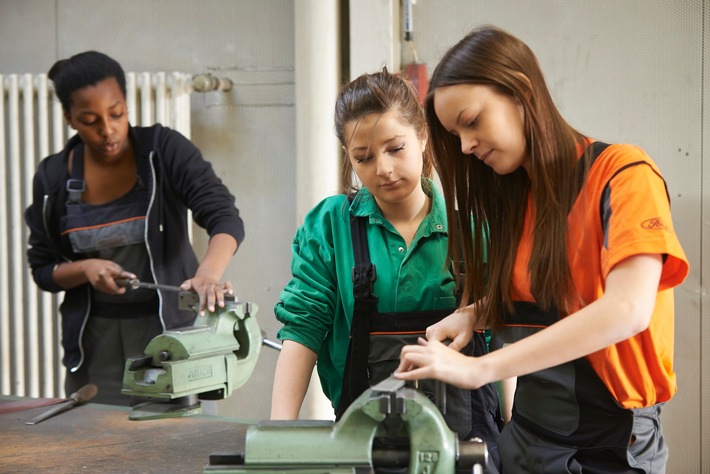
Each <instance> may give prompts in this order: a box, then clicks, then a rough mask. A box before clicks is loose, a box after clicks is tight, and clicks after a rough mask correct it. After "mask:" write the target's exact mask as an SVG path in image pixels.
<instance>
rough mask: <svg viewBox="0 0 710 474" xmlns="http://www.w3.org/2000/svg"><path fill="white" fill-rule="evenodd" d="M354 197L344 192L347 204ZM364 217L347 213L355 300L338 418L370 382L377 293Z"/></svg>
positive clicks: (375, 274) (374, 271) (337, 410)
mask: <svg viewBox="0 0 710 474" xmlns="http://www.w3.org/2000/svg"><path fill="white" fill-rule="evenodd" d="M354 197H355V195H354V194H351V195H349V196H348V203H349V204H350V203H352V201H353V199H354ZM366 219H367V217H355V216H350V233H351V235H352V241H353V256H354V258H355V264H354V265H353V271H352V276H353V297H354V299H355V303H354V305H353V318H352V323H351V325H350V344H349V346H348V356H347V359H346V361H345V371H344V374H343V384H342V390H341V393H340V403H339V405H338V407H337V409H336V414H335V415H336V419H340V417H341V416H342V414H343V413H344V412H345V410H346V409H347V407H348V406H350V404H351V403H352V402H353V401H355V399H356V398H357V397H358V396H360V394H361V393H362V392H364V391H365V390H366V389H367V388H368V387H369V386H370V381H369V377H368V371H367V358H368V355H369V353H370V316H371V315H372V314H373V313H375V312H377V296H375V294H374V291H373V287H374V284H375V280H376V279H377V271H376V270H375V265H374V264H373V263H372V262H371V261H370V249H369V246H368V244H367V230H366V222H367V221H366Z"/></svg>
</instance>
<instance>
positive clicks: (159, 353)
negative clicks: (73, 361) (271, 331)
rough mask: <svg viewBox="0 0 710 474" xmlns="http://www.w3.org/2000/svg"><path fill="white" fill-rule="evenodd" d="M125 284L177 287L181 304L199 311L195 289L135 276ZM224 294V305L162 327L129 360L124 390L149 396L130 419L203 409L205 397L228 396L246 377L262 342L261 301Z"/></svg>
mask: <svg viewBox="0 0 710 474" xmlns="http://www.w3.org/2000/svg"><path fill="white" fill-rule="evenodd" d="M125 285H126V287H129V288H159V289H164V290H169V291H178V292H179V295H178V305H179V307H180V309H183V310H193V311H195V312H197V308H198V303H199V299H198V296H197V294H196V293H194V292H187V291H181V290H180V288H179V287H170V286H167V285H157V284H154V283H142V282H138V281H133V280H128V281H127V282H126V283H125ZM224 299H225V306H224V307H222V308H220V307H217V308H215V310H214V311H205V313H204V314H203V315H198V316H197V318H196V319H195V322H194V324H193V325H192V326H189V327H185V328H179V329H172V330H166V331H163V333H162V334H159V335H157V336H156V337H154V338H153V339H152V340H151V341H150V342H149V343H148V345H147V346H146V348H145V351H144V354H145V355H144V356H143V357H137V358H129V359H128V360H127V361H126V366H125V370H124V374H123V389H122V390H121V393H123V394H124V395H130V396H135V397H144V398H146V397H147V398H149V400H148V401H146V402H144V403H140V404H138V405H136V406H134V407H133V409H132V411H131V414H130V415H129V418H130V419H132V420H145V419H155V418H169V417H182V416H190V415H194V414H199V413H201V412H202V405H201V403H200V400H219V399H224V398H227V397H228V396H230V395H231V393H232V391H233V390H234V389H235V388H238V387H241V386H242V385H244V383H246V381H247V380H248V379H249V377H250V376H251V373H252V372H253V370H254V366H255V365H256V361H257V359H258V357H259V353H260V350H261V346H262V344H263V340H262V334H261V331H260V330H259V325H258V324H257V321H256V312H257V310H258V307H257V306H256V305H255V304H253V303H249V302H244V303H238V302H236V301H235V297H234V296H231V295H225V297H224Z"/></svg>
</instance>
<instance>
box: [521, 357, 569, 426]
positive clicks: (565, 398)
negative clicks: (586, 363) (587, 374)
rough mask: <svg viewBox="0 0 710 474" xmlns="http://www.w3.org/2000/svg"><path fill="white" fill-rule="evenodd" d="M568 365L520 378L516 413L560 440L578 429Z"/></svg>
mask: <svg viewBox="0 0 710 474" xmlns="http://www.w3.org/2000/svg"><path fill="white" fill-rule="evenodd" d="M575 376H576V374H575V368H574V365H573V364H571V363H567V364H562V365H558V366H556V367H551V368H549V369H545V370H540V371H538V372H535V373H533V374H530V375H525V376H523V377H519V378H518V381H517V388H516V390H515V402H514V403H515V411H516V412H517V413H518V414H519V415H521V416H523V417H525V418H527V419H528V420H530V421H532V422H533V423H535V424H537V425H539V426H541V427H543V428H545V429H547V430H549V431H552V432H553V433H557V434H560V435H563V436H568V435H570V434H572V433H573V432H574V431H576V430H577V428H579V415H580V409H579V405H578V403H577V396H576V394H575V389H574V387H575Z"/></svg>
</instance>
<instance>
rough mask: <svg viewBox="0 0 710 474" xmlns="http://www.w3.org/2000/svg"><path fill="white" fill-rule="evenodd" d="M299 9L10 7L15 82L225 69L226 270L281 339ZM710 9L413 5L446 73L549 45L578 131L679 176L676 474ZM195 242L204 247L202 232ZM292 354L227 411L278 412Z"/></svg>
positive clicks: (205, 110) (688, 404)
mask: <svg viewBox="0 0 710 474" xmlns="http://www.w3.org/2000/svg"><path fill="white" fill-rule="evenodd" d="M323 1H326V0H323ZM299 3H300V1H299V0H295V1H294V0H205V1H202V2H199V3H196V2H191V1H187V0H171V1H168V0H153V1H150V2H148V1H142V0H122V1H120V2H119V1H115V0H108V1H101V2H97V1H92V0H35V1H29V2H28V1H25V0H0V43H1V44H2V45H3V48H1V49H0V74H9V73H24V72H46V71H47V70H48V68H49V66H50V65H51V64H52V63H53V62H54V61H56V60H57V59H59V58H63V57H66V56H68V55H71V54H73V53H76V52H78V51H82V50H86V49H98V50H101V51H104V52H106V53H108V54H110V55H112V56H114V57H115V58H117V59H118V60H119V61H120V62H121V63H122V64H123V66H124V67H125V69H126V70H130V71H144V70H145V71H173V70H179V71H185V72H191V73H200V72H215V73H217V74H218V75H219V76H222V77H228V78H230V79H232V80H233V81H234V83H235V87H234V89H233V90H232V91H231V92H229V93H225V94H193V97H192V116H193V122H192V139H193V141H194V142H195V143H196V144H197V145H198V146H199V147H200V148H201V149H202V151H203V153H204V155H205V156H206V157H207V158H208V159H209V160H210V161H212V163H213V164H214V167H215V169H216V170H217V172H218V173H219V174H220V176H222V178H223V179H224V181H225V182H226V183H227V184H228V186H229V187H230V188H231V189H232V190H233V192H234V194H235V195H236V197H237V205H238V206H239V208H240V209H241V211H242V214H243V217H244V220H245V223H246V225H247V238H246V241H245V242H244V245H243V247H242V248H240V250H239V252H238V253H237V256H236V257H235V259H234V260H233V262H232V263H231V264H230V266H229V268H228V271H227V275H226V276H227V278H229V279H230V280H231V281H232V282H234V285H235V288H236V291H237V294H238V295H239V297H240V298H241V299H243V300H249V301H253V302H255V303H256V304H258V305H259V307H260V312H259V322H260V325H261V327H262V329H263V330H264V331H265V332H266V333H267V336H270V337H272V338H273V337H274V336H275V334H276V331H277V329H278V324H277V323H276V322H275V321H274V319H273V313H272V307H273V305H274V304H275V302H276V301H277V299H278V293H279V291H280V289H281V287H282V286H283V285H284V284H285V283H286V282H287V281H288V278H289V276H290V274H289V262H290V241H291V237H292V235H293V232H294V231H295V226H296V225H297V222H296V217H295V216H296V208H295V201H296V198H295V197H296V195H297V193H298V190H297V188H296V184H295V183H296V181H295V176H296V169H295V157H294V148H295V142H296V136H295V130H296V127H295V124H294V106H295V103H296V101H297V100H298V97H295V94H294V90H295V88H294V63H295V61H294V57H295V54H296V51H295V50H294V42H293V33H294V27H293V18H294V11H295V9H297V8H299ZM350 4H351V5H350V7H349V8H350V9H351V10H352V9H354V8H355V9H356V8H360V6H361V7H362V8H368V7H369V6H370V5H371V4H372V5H375V6H380V7H381V6H382V5H391V6H392V9H393V11H395V12H397V11H398V10H399V8H400V2H399V1H398V0H376V1H375V0H372V1H364V2H358V1H352V2H350ZM705 6H706V2H705V1H703V0H675V1H667V0H623V1H620V2H619V1H611V0H600V1H596V2H589V1H585V0H537V1H532V2H517V1H493V0H437V1H434V0H419V1H418V2H417V4H416V5H415V6H414V8H413V13H414V25H415V31H414V39H415V45H416V48H417V51H418V54H419V59H420V60H421V61H422V62H425V63H427V64H428V67H429V70H430V72H431V70H432V69H433V67H434V66H435V64H436V62H437V61H438V59H439V58H440V57H441V55H442V54H443V53H444V51H445V50H446V49H447V48H448V47H449V46H451V45H452V44H453V43H455V42H456V40H458V39H459V38H460V37H461V36H463V35H464V34H465V33H466V32H467V31H469V30H470V29H471V28H472V27H473V26H475V25H478V24H481V23H494V24H497V25H499V26H501V27H503V28H506V29H508V30H509V31H511V32H512V33H514V34H516V35H517V36H519V37H521V38H522V39H523V40H525V41H526V42H527V43H528V44H529V45H530V46H531V47H532V48H533V50H534V51H535V52H536V54H537V55H538V58H539V60H540V62H541V64H542V67H543V70H544V71H545V73H546V78H547V81H548V84H549V86H550V88H551V90H552V93H553V97H554V98H555V100H556V103H557V104H558V106H559V107H560V109H561V111H562V113H563V114H564V115H565V116H566V117H567V119H568V120H569V121H570V122H571V123H572V124H573V125H574V126H576V127H577V128H578V129H580V130H581V131H583V132H585V133H587V134H590V135H592V136H594V137H597V138H599V139H602V140H605V141H612V142H613V141H623V142H629V143H635V144H638V145H640V146H641V147H643V148H644V149H646V151H647V152H648V153H649V154H650V155H651V157H652V158H653V159H654V160H656V162H657V163H658V165H659V167H660V168H661V170H662V172H663V173H664V176H665V178H666V181H667V183H668V188H669V193H670V195H671V199H672V208H673V215H674V224H675V227H676V230H677V232H678V234H679V236H680V238H681V241H682V243H683V245H684V248H685V250H686V252H687V255H688V257H689V259H690V261H691V273H690V276H689V277H688V280H687V281H686V283H684V284H683V285H682V286H681V287H680V288H679V289H678V290H677V291H676V334H675V338H676V370H677V372H678V380H679V386H680V390H679V392H678V394H677V396H676V397H675V398H674V399H673V400H672V401H671V402H670V403H669V404H668V405H667V407H666V410H665V412H664V415H663V420H664V429H665V432H666V435H667V437H668V441H669V444H670V445H671V459H670V465H669V472H672V473H700V472H710V442H708V440H709V439H710V415H709V414H708V411H707V410H705V411H703V406H702V401H703V400H708V399H709V398H710V396H709V394H710V389H709V388H708V382H707V381H708V380H710V351H708V349H707V348H708V347H710V329H709V327H710V326H709V325H708V324H707V323H706V324H703V319H704V318H706V317H707V315H706V314H705V313H706V312H707V309H705V308H706V307H707V305H705V304H704V303H706V302H707V291H706V290H705V288H704V286H703V279H702V275H703V273H704V269H705V268H706V267H707V263H706V262H705V261H704V260H703V259H702V256H703V253H704V251H707V250H708V245H710V243H709V241H708V238H707V235H708V230H709V229H708V223H709V222H710V219H708V217H709V216H708V211H707V207H706V206H704V203H705V202H707V200H708V195H707V191H704V184H705V183H710V174H709V173H710V171H708V169H707V167H704V166H703V156H704V155H706V153H705V152H706V147H707V144H706V141H705V140H704V138H705V134H706V133H707V125H706V123H708V121H707V120H706V118H707V114H708V112H707V111H708V110H710V107H708V105H710V103H709V102H708V99H707V98H706V95H705V94H704V90H705V85H706V83H707V81H708V79H707V78H708V77H710V75H708V74H707V72H708V66H707V60H706V57H707V53H706V52H705V51H708V50H710V49H709V48H708V46H710V44H709V43H708V39H707V38H706V35H705V31H706V29H707V27H708V26H709V25H710V23H709V20H708V14H707V12H706V9H705ZM360 16H362V17H363V20H358V16H356V15H351V24H350V28H351V32H352V31H357V32H359V33H360V35H361V33H362V31H367V30H366V29H367V28H375V29H377V30H378V31H373V36H375V35H377V34H378V33H382V30H384V29H387V28H388V27H389V26H391V25H387V24H384V25H382V24H380V23H378V22H369V23H368V22H367V21H366V19H367V15H360ZM397 18H399V17H398V16H396V13H395V19H397ZM397 21H398V20H397ZM373 25H375V26H374V27H373ZM395 26H397V27H398V26H399V25H395ZM397 29H398V28H394V30H395V31H396V30H397ZM380 36H382V37H387V35H386V34H384V35H380ZM391 48H392V49H393V50H394V51H395V53H396V54H394V55H387V54H385V55H384V56H383V57H382V58H381V59H380V57H379V56H378V54H380V52H379V50H377V51H375V49H373V48H370V47H369V46H368V47H365V45H364V44H361V46H360V47H358V44H353V45H351V49H350V53H351V54H352V55H353V60H352V64H372V68H371V69H374V68H377V67H380V66H382V65H384V64H388V65H389V66H391V67H393V66H395V65H393V64H389V61H392V59H391V58H392V57H393V56H394V57H395V59H394V61H395V62H397V61H398V60H399V59H398V58H399V56H400V55H399V53H400V51H401V50H402V51H404V52H405V54H402V58H404V61H403V62H407V61H409V60H411V57H409V56H407V54H406V50H405V49H404V48H401V45H400V44H398V40H397V38H394V40H393V42H392V44H391ZM351 72H352V74H357V73H360V72H363V71H359V70H353V71H351ZM333 159H337V154H336V153H334V157H333ZM335 187H336V186H335V183H333V189H335ZM195 244H196V247H197V248H198V252H202V251H203V249H204V245H205V242H204V238H203V237H202V234H200V233H199V232H195ZM0 278H4V276H0ZM0 284H3V283H2V281H0ZM0 317H7V316H6V315H0ZM561 343H564V341H561ZM276 357H277V353H276V352H275V351H271V350H269V349H267V348H264V350H263V351H262V356H261V358H260V360H259V362H258V364H257V369H256V372H255V374H254V375H253V377H252V379H251V380H250V381H249V382H248V383H247V384H246V385H245V386H244V387H243V388H242V389H240V390H239V391H238V392H236V393H235V394H234V395H232V397H230V399H228V400H225V401H222V402H219V403H218V406H217V411H218V412H219V413H220V414H224V415H227V416H233V417H239V418H247V419H261V418H266V417H267V416H268V407H269V404H270V401H271V380H272V374H273V368H274V365H275V361H276ZM2 364H3V365H4V364H5V362H4V361H2ZM0 370H2V368H0Z"/></svg>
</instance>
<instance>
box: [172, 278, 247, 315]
mask: <svg viewBox="0 0 710 474" xmlns="http://www.w3.org/2000/svg"><path fill="white" fill-rule="evenodd" d="M180 289H181V290H183V291H190V290H191V291H194V292H195V293H197V295H198V296H199V298H200V307H199V309H198V314H200V315H202V314H204V312H205V309H207V310H208V311H210V312H212V311H214V310H215V305H217V306H219V307H220V308H224V295H233V294H234V290H233V289H232V283H230V282H228V281H225V282H221V281H219V280H218V279H216V278H214V277H211V276H208V275H200V274H199V273H198V274H196V275H195V276H194V277H192V278H190V279H189V280H185V281H184V282H183V283H182V285H180Z"/></svg>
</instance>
